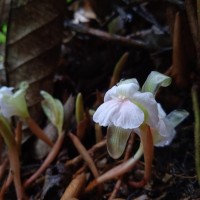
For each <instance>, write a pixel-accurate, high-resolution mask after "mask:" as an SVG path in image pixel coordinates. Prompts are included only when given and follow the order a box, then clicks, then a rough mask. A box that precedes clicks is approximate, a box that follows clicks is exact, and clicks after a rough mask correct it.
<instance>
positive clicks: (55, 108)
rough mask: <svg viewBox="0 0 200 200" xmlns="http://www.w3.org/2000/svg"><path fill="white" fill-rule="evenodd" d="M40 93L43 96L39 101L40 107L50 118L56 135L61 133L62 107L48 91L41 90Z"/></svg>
mask: <svg viewBox="0 0 200 200" xmlns="http://www.w3.org/2000/svg"><path fill="white" fill-rule="evenodd" d="M40 94H41V95H42V97H43V98H44V100H43V101H42V102H41V105H42V108H43V110H44V112H45V114H46V116H47V117H48V119H49V120H50V122H51V123H52V124H53V125H54V126H55V127H56V128H57V130H58V135H61V134H62V127H63V120H64V108H63V105H62V103H61V102H60V101H59V100H58V99H54V98H53V97H52V96H51V95H50V94H49V93H47V92H45V91H41V92H40Z"/></svg>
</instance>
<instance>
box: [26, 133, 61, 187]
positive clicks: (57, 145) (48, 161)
mask: <svg viewBox="0 0 200 200" xmlns="http://www.w3.org/2000/svg"><path fill="white" fill-rule="evenodd" d="M63 141H64V134H61V135H60V136H59V137H58V139H57V140H56V142H55V144H54V146H53V147H52V149H51V151H50V152H49V154H48V156H47V157H46V159H45V160H44V162H43V163H42V165H41V166H40V168H39V169H38V170H37V171H36V172H35V173H34V174H33V175H32V176H31V177H30V178H29V179H27V180H26V181H25V183H24V188H27V187H28V186H29V185H30V184H31V183H32V182H33V181H35V180H36V179H37V178H38V177H39V176H40V175H41V174H42V173H43V172H44V171H45V169H46V168H47V167H48V166H49V165H50V164H51V163H52V162H53V161H54V159H55V157H56V156H57V154H58V153H59V151H60V148H61V147H62V144H63Z"/></svg>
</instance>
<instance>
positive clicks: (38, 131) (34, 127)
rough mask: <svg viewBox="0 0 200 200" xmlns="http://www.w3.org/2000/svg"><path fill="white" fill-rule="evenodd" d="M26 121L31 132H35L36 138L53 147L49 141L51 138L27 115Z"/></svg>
mask: <svg viewBox="0 0 200 200" xmlns="http://www.w3.org/2000/svg"><path fill="white" fill-rule="evenodd" d="M26 121H27V123H28V126H29V128H30V129H31V131H32V132H33V134H35V135H36V136H37V137H38V138H40V139H41V140H43V141H44V142H45V143H47V144H48V145H49V146H50V147H53V143H52V142H51V140H50V139H49V138H48V137H47V135H46V134H45V133H44V132H43V130H42V129H41V128H40V127H39V126H38V124H37V123H36V122H35V121H34V120H33V119H32V118H30V117H29V118H27V119H26Z"/></svg>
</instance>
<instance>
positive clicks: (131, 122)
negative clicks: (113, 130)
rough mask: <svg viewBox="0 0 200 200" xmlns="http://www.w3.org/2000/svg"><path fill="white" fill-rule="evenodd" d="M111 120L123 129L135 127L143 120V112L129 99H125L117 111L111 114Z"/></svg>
mask: <svg viewBox="0 0 200 200" xmlns="http://www.w3.org/2000/svg"><path fill="white" fill-rule="evenodd" d="M112 122H113V124H114V125H115V126H118V127H121V128H124V129H133V128H137V127H139V126H140V125H141V124H142V123H143V122H144V112H143V111H142V110H141V109H140V108H139V107H138V106H136V105H135V104H133V103H132V102H130V101H129V100H125V101H123V102H122V103H121V105H120V108H119V112H117V113H116V115H115V116H113V119H112Z"/></svg>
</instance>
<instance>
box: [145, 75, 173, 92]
mask: <svg viewBox="0 0 200 200" xmlns="http://www.w3.org/2000/svg"><path fill="white" fill-rule="evenodd" d="M170 84H171V78H170V77H169V76H166V75H164V74H161V73H159V72H156V71H152V72H151V73H150V74H149V76H148V77H147V79H146V81H145V83H144V85H143V86H142V92H151V93H152V94H154V95H155V94H156V92H157V91H158V89H159V87H160V86H162V87H167V86H169V85H170Z"/></svg>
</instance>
